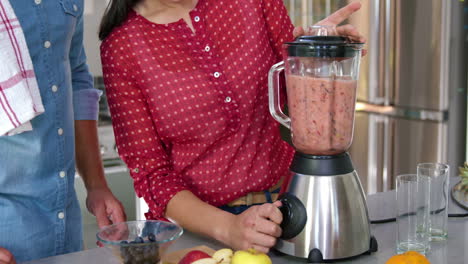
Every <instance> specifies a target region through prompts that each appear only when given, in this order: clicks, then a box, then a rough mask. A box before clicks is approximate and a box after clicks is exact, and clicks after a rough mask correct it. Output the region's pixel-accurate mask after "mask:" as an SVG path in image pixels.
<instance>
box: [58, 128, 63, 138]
mask: <svg viewBox="0 0 468 264" xmlns="http://www.w3.org/2000/svg"><path fill="white" fill-rule="evenodd" d="M57 133H58V134H59V136H61V135H62V134H63V129H61V128H59V129H58V130H57Z"/></svg>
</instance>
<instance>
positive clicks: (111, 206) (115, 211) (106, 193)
mask: <svg viewBox="0 0 468 264" xmlns="http://www.w3.org/2000/svg"><path fill="white" fill-rule="evenodd" d="M86 207H87V208H88V211H89V212H90V213H91V214H93V215H94V216H96V221H97V224H98V226H99V228H102V227H104V226H107V225H111V224H114V223H119V222H125V221H126V219H127V216H126V215H125V210H124V208H123V206H122V204H121V203H120V201H119V200H117V198H115V196H114V195H113V194H112V192H111V191H110V190H109V188H105V187H102V188H94V189H90V190H88V197H86Z"/></svg>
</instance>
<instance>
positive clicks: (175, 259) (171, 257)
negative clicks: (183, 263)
mask: <svg viewBox="0 0 468 264" xmlns="http://www.w3.org/2000/svg"><path fill="white" fill-rule="evenodd" d="M192 250H200V251H203V252H205V253H207V254H208V255H210V256H213V254H214V253H215V252H216V250H214V249H212V248H210V247H207V246H197V247H193V248H186V249H181V250H177V251H174V252H171V253H169V254H167V255H165V256H164V257H163V259H162V264H177V263H179V261H180V260H181V259H182V258H183V257H184V256H185V254H187V253H188V252H190V251H192Z"/></svg>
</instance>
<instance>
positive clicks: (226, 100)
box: [224, 96, 232, 103]
mask: <svg viewBox="0 0 468 264" xmlns="http://www.w3.org/2000/svg"><path fill="white" fill-rule="evenodd" d="M231 101H232V99H231V97H229V96H228V97H226V98H225V99H224V102H226V103H230V102H231Z"/></svg>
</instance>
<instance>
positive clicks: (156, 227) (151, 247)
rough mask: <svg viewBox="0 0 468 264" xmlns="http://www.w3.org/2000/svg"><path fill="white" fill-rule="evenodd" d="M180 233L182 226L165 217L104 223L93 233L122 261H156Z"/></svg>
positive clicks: (138, 262) (128, 263)
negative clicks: (162, 219)
mask: <svg viewBox="0 0 468 264" xmlns="http://www.w3.org/2000/svg"><path fill="white" fill-rule="evenodd" d="M182 233H183V229H182V227H180V226H179V225H177V224H174V223H171V222H164V221H153V220H146V221H130V222H122V223H117V224H114V225H110V226H106V227H104V228H102V229H101V230H99V232H98V233H97V234H96V237H97V239H98V241H99V242H101V243H102V244H104V246H106V247H108V248H110V249H111V250H112V251H113V253H114V254H115V255H116V256H118V257H119V258H120V259H121V261H122V263H124V264H130V263H132V264H145V263H158V261H160V259H161V258H162V256H163V255H164V253H165V252H166V251H167V249H168V248H169V246H170V245H171V244H172V243H173V242H174V241H175V240H177V238H179V237H180V236H181V235H182Z"/></svg>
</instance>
